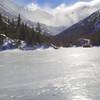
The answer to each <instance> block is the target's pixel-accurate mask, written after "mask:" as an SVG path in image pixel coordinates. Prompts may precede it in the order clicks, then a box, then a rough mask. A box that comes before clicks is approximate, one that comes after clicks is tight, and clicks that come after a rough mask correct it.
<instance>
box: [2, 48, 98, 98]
mask: <svg viewBox="0 0 100 100" xmlns="http://www.w3.org/2000/svg"><path fill="white" fill-rule="evenodd" d="M0 57H1V59H0V100H100V67H99V66H100V48H96V47H94V48H60V49H58V50H54V49H53V48H49V49H46V50H43V49H40V50H34V51H21V50H17V49H16V50H8V51H3V52H0Z"/></svg>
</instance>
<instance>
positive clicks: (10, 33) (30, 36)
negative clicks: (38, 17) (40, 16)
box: [0, 13, 49, 45]
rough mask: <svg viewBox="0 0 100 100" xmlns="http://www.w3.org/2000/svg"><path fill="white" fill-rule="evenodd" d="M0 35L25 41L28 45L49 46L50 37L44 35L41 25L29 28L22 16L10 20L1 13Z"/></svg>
mask: <svg viewBox="0 0 100 100" xmlns="http://www.w3.org/2000/svg"><path fill="white" fill-rule="evenodd" d="M0 34H5V35H6V36H7V37H9V38H11V39H17V40H19V41H21V40H23V41H25V42H26V43H27V44H28V45H35V44H37V43H38V44H40V45H41V44H43V43H46V44H49V37H48V36H46V35H45V34H42V30H41V25H40V23H37V26H36V27H34V26H31V27H30V26H28V25H27V24H26V23H24V22H23V21H22V19H21V16H20V14H19V15H18V17H17V18H16V19H14V18H12V19H9V18H7V17H5V16H2V14H1V13H0Z"/></svg>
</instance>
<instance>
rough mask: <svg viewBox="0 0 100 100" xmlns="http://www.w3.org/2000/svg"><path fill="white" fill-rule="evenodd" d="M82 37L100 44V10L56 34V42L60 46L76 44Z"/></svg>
mask: <svg viewBox="0 0 100 100" xmlns="http://www.w3.org/2000/svg"><path fill="white" fill-rule="evenodd" d="M80 38H88V39H90V40H91V42H92V44H94V45H96V44H99V45H100V10H98V11H96V12H94V13H93V14H91V15H90V16H88V17H87V18H85V19H84V20H81V21H79V22H78V23H76V24H74V25H72V26H71V27H69V28H68V29H66V30H64V31H63V32H61V33H60V34H58V35H56V36H55V41H56V42H55V43H56V44H58V45H60V46H67V45H68V44H73V45H76V44H77V42H78V40H79V39H80Z"/></svg>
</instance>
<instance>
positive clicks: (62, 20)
mask: <svg viewBox="0 0 100 100" xmlns="http://www.w3.org/2000/svg"><path fill="white" fill-rule="evenodd" d="M99 6H100V1H99V0H93V1H91V2H77V3H75V4H73V5H69V6H68V5H66V4H61V5H59V6H57V7H56V8H50V7H39V6H38V5H37V4H35V3H32V4H28V5H27V6H24V7H21V6H18V5H16V4H15V3H13V1H12V0H0V9H3V10H5V11H6V12H8V13H9V14H11V15H15V16H16V15H18V14H19V13H20V14H21V16H22V17H23V19H24V20H29V21H31V22H40V23H42V24H45V25H47V26H53V27H55V26H56V27H58V26H60V27H61V26H65V27H66V28H67V27H70V26H71V25H73V24H75V23H76V22H78V21H80V20H82V19H84V18H86V17H87V16H89V15H90V14H92V13H93V12H95V11H96V10H97V9H99Z"/></svg>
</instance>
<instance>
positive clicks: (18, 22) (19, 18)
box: [17, 14, 21, 27]
mask: <svg viewBox="0 0 100 100" xmlns="http://www.w3.org/2000/svg"><path fill="white" fill-rule="evenodd" d="M20 24H21V17H20V14H19V15H18V20H17V26H18V27H19V26H20Z"/></svg>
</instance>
